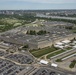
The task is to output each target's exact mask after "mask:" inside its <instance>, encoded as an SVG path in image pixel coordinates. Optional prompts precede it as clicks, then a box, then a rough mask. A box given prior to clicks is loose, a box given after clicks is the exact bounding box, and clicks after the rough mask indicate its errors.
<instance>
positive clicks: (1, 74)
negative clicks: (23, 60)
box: [0, 59, 33, 75]
mask: <svg viewBox="0 0 76 75" xmlns="http://www.w3.org/2000/svg"><path fill="white" fill-rule="evenodd" d="M30 69H33V67H29V66H28V67H27V66H19V65H16V64H15V63H12V62H10V61H8V60H4V59H0V75H17V74H18V75H19V74H20V73H21V75H23V74H25V73H27V71H29V70H30Z"/></svg>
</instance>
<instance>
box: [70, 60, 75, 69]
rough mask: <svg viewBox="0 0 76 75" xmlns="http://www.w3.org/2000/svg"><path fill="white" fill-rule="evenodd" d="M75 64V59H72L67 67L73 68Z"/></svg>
mask: <svg viewBox="0 0 76 75" xmlns="http://www.w3.org/2000/svg"><path fill="white" fill-rule="evenodd" d="M75 64H76V60H73V61H72V62H71V64H70V65H69V67H70V68H74V66H75Z"/></svg>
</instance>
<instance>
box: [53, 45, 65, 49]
mask: <svg viewBox="0 0 76 75" xmlns="http://www.w3.org/2000/svg"><path fill="white" fill-rule="evenodd" d="M54 46H55V47H58V48H61V49H63V48H64V46H61V45H54Z"/></svg>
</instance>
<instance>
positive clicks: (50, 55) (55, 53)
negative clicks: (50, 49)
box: [47, 50, 64, 59]
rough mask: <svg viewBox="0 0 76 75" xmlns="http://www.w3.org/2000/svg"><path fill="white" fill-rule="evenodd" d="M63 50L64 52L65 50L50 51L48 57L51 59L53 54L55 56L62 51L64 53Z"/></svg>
mask: <svg viewBox="0 0 76 75" xmlns="http://www.w3.org/2000/svg"><path fill="white" fill-rule="evenodd" d="M62 52H64V50H60V51H57V52H54V53H52V54H51V53H50V54H49V55H47V59H50V57H52V56H55V55H57V54H60V53H62Z"/></svg>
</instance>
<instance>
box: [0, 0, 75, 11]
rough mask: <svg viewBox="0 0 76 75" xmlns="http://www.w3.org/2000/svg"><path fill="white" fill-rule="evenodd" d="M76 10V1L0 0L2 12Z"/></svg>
mask: <svg viewBox="0 0 76 75" xmlns="http://www.w3.org/2000/svg"><path fill="white" fill-rule="evenodd" d="M40 9H76V0H0V10H40Z"/></svg>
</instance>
